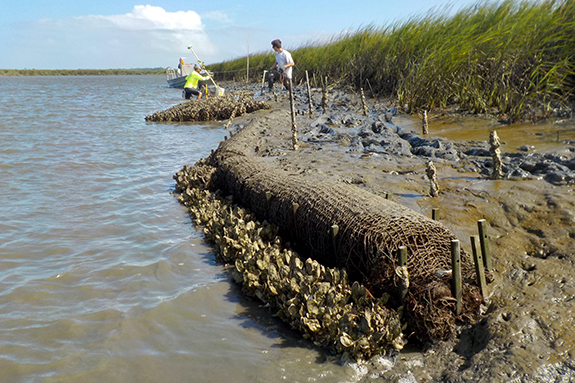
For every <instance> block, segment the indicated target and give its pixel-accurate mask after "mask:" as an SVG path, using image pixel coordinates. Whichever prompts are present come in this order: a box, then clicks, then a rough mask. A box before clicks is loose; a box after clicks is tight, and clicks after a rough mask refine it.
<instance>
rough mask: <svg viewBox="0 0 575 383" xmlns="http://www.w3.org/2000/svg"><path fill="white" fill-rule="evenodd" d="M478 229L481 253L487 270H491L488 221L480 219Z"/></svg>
mask: <svg viewBox="0 0 575 383" xmlns="http://www.w3.org/2000/svg"><path fill="white" fill-rule="evenodd" d="M477 228H478V229H479V242H480V243H481V253H482V254H483V262H484V263H485V268H486V269H487V270H488V271H490V270H491V266H492V265H491V250H490V248H489V240H488V238H487V221H485V219H480V220H479V221H477Z"/></svg>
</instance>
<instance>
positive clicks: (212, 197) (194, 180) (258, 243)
mask: <svg viewBox="0 0 575 383" xmlns="http://www.w3.org/2000/svg"><path fill="white" fill-rule="evenodd" d="M214 172H215V168H213V167H211V166H209V165H207V164H206V163H205V162H204V161H199V162H198V163H197V164H196V165H195V166H193V167H189V166H185V167H184V168H183V169H182V170H181V171H180V172H178V173H177V174H176V176H175V177H174V178H175V179H176V181H177V185H176V193H178V194H179V196H178V200H179V201H180V202H181V203H183V204H184V205H185V206H186V207H187V208H188V209H189V212H190V215H191V217H192V218H193V220H194V222H195V223H196V225H198V226H201V227H203V228H204V234H205V236H206V238H207V239H208V240H210V241H212V242H213V243H214V244H215V253H216V257H217V258H218V259H219V260H220V261H223V262H226V263H228V264H230V265H231V267H232V276H233V278H234V280H235V281H236V282H238V283H240V284H241V285H242V290H243V291H244V292H245V293H246V294H247V295H249V296H253V297H257V298H258V299H260V300H261V301H262V302H264V303H267V304H269V305H270V307H271V308H273V309H274V310H275V311H276V312H277V315H278V316H279V317H280V318H282V319H283V320H284V321H286V322H287V323H289V324H290V325H291V326H292V327H293V328H295V329H297V330H299V331H301V332H302V333H303V334H304V337H306V338H309V339H310V340H311V341H313V342H314V343H315V344H317V345H320V346H323V347H325V348H327V349H328V350H331V351H332V352H334V353H336V354H339V355H342V356H343V357H344V358H345V359H351V360H357V359H365V358H369V357H372V356H375V355H381V354H384V353H386V352H387V351H388V350H390V349H393V348H395V349H401V348H402V347H403V345H404V339H403V336H402V333H401V324H400V320H399V316H398V314H397V312H395V311H394V310H391V309H388V308H387V307H386V306H385V303H386V301H387V298H388V297H387V295H385V296H383V297H382V298H380V299H376V298H374V297H373V296H372V295H371V294H370V293H369V292H368V290H367V289H366V288H365V286H362V285H360V284H359V283H358V282H353V283H351V284H350V281H349V279H348V276H347V273H346V272H345V270H340V269H337V268H326V267H325V266H323V265H321V264H320V263H318V262H317V261H316V260H313V259H311V258H307V259H305V260H303V259H301V258H300V256H299V255H298V254H297V253H295V252H294V251H292V250H290V249H288V248H286V247H285V246H283V245H282V240H281V238H280V237H278V236H277V232H278V228H277V226H275V225H273V224H269V223H267V222H264V223H260V222H259V221H257V220H256V217H255V215H253V214H251V213H249V212H248V211H247V210H245V209H243V208H241V207H239V206H237V205H234V204H233V203H232V198H230V197H223V196H222V195H221V193H219V192H211V191H210V190H208V189H207V186H208V185H209V181H208V182H206V181H207V180H209V178H210V175H212V174H213V173H214Z"/></svg>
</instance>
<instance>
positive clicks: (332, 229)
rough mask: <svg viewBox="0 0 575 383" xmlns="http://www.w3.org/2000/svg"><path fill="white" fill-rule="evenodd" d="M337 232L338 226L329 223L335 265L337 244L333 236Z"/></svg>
mask: <svg viewBox="0 0 575 383" xmlns="http://www.w3.org/2000/svg"><path fill="white" fill-rule="evenodd" d="M338 233H339V226H338V225H331V238H332V241H333V253H334V255H335V263H336V265H337V263H338V259H337V245H336V242H335V238H336V237H337V234H338Z"/></svg>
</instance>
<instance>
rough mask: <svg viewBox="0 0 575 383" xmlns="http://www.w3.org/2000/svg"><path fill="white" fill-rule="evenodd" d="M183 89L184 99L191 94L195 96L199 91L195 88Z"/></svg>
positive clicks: (187, 98)
mask: <svg viewBox="0 0 575 383" xmlns="http://www.w3.org/2000/svg"><path fill="white" fill-rule="evenodd" d="M184 91H185V92H186V95H185V97H186V100H189V99H190V97H192V94H193V95H194V96H197V95H199V94H200V91H199V90H197V89H196V88H184Z"/></svg>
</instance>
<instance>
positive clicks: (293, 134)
mask: <svg viewBox="0 0 575 383" xmlns="http://www.w3.org/2000/svg"><path fill="white" fill-rule="evenodd" d="M289 104H290V108H291V139H292V147H293V150H298V149H299V145H298V143H297V126H296V124H295V106H294V102H293V84H292V81H291V78H290V79H289Z"/></svg>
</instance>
